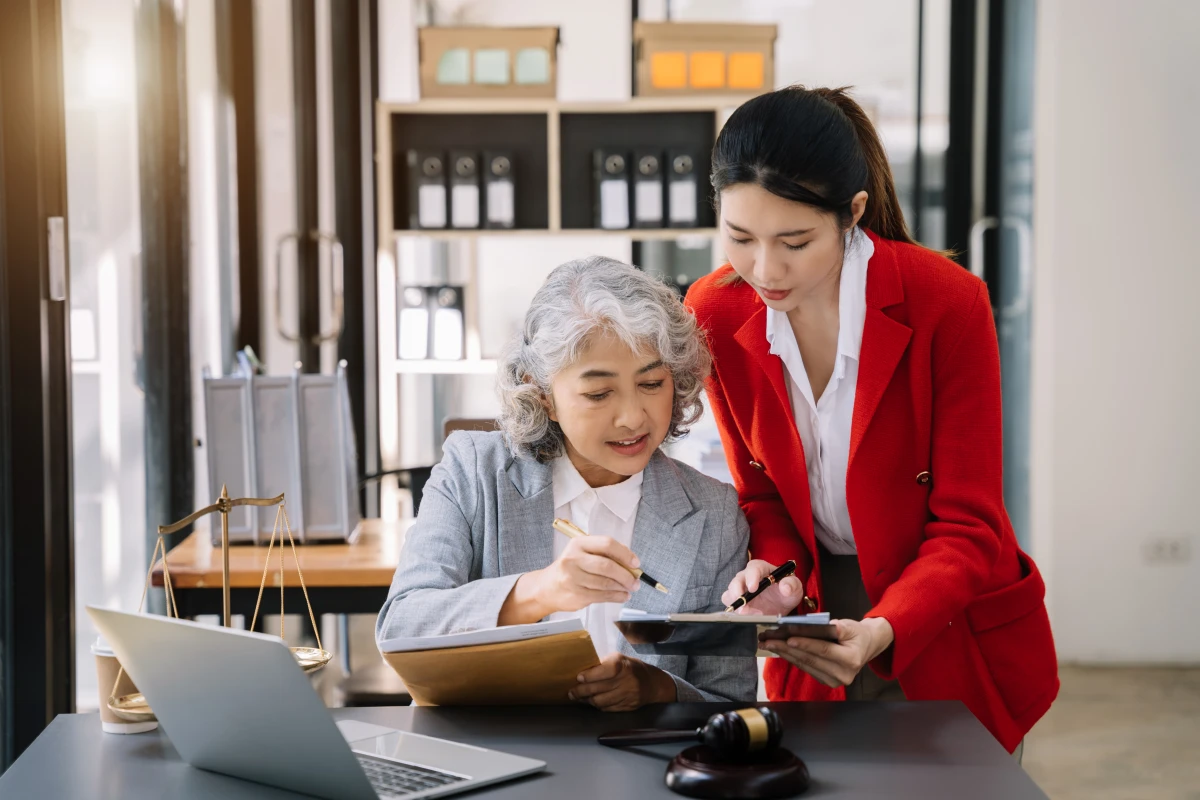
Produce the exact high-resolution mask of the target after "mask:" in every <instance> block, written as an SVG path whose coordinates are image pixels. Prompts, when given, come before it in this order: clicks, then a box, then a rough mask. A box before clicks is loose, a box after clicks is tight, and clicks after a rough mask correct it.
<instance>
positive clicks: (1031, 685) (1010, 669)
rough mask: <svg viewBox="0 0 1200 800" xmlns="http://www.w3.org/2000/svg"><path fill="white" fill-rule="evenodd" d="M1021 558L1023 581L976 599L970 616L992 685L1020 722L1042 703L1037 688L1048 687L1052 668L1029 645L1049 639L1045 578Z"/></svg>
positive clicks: (968, 607) (972, 604)
mask: <svg viewBox="0 0 1200 800" xmlns="http://www.w3.org/2000/svg"><path fill="white" fill-rule="evenodd" d="M1017 558H1018V559H1019V560H1020V562H1021V574H1022V577H1021V579H1020V580H1018V581H1017V582H1016V583H1012V584H1009V585H1008V586H1005V587H1002V588H1000V589H997V590H996V591H994V592H988V593H987V594H982V595H980V596H979V597H977V598H975V600H973V601H971V603H969V604H968V605H967V609H966V616H967V624H968V625H969V626H970V628H971V632H972V633H973V634H974V637H975V644H976V645H977V646H978V648H979V652H980V655H982V656H983V660H984V663H986V664H987V668H988V672H989V673H990V674H991V676H992V682H993V683H994V684H995V685H996V689H997V691H998V692H999V693H1000V697H1001V699H1002V700H1003V701H1004V705H1005V706H1006V707H1007V708H1008V711H1009V713H1010V714H1012V716H1014V717H1018V718H1019V717H1020V716H1021V715H1022V714H1023V713H1025V712H1026V711H1028V710H1029V708H1030V707H1031V706H1032V705H1033V704H1034V703H1035V702H1037V701H1038V699H1039V697H1038V694H1037V692H1036V690H1035V687H1038V686H1043V685H1044V684H1045V681H1044V675H1043V674H1042V673H1043V672H1044V670H1045V669H1046V665H1045V664H1043V663H1040V662H1039V661H1037V660H1035V659H1032V658H1030V652H1032V651H1033V649H1032V648H1027V647H1025V646H1024V644H1023V643H1025V642H1033V641H1038V640H1040V639H1043V638H1045V636H1046V635H1047V634H1048V632H1049V630H1050V618H1049V616H1048V615H1047V613H1046V603H1045V599H1046V584H1045V582H1044V581H1043V580H1042V576H1041V574H1040V573H1039V572H1038V570H1037V567H1036V566H1035V565H1034V563H1033V561H1032V560H1031V559H1030V558H1029V556H1027V555H1026V554H1025V553H1022V552H1021V551H1020V550H1019V549H1018V550H1017ZM1051 668H1052V669H1053V668H1055V667H1054V666H1053V665H1051Z"/></svg>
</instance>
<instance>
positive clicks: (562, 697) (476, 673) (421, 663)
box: [383, 631, 600, 706]
mask: <svg viewBox="0 0 1200 800" xmlns="http://www.w3.org/2000/svg"><path fill="white" fill-rule="evenodd" d="M383 658H384V660H385V661H387V663H388V664H389V665H390V666H391V668H392V669H394V670H395V671H396V674H397V675H399V676H400V678H401V679H402V680H403V681H404V685H405V686H407V687H408V692H409V694H410V695H412V698H413V702H414V703H415V704H416V705H419V706H434V705H436V706H465V705H554V704H560V703H561V704H566V703H569V702H571V701H570V700H568V699H567V692H569V691H570V690H571V689H572V688H573V687H575V686H578V685H579V680H578V676H579V673H581V672H583V671H584V670H585V669H588V668H589V667H594V666H596V665H597V664H599V663H600V659H599V658H598V657H597V656H596V648H595V646H594V645H593V644H592V637H591V636H589V635H588V632H587V631H571V632H569V633H559V634H554V635H553V636H541V637H538V638H536V639H524V640H520V641H515V642H494V643H492V644H479V645H470V646H468V647H446V648H442V649H440V650H416V651H410V652H406V653H384V654H383Z"/></svg>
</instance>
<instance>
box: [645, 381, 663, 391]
mask: <svg viewBox="0 0 1200 800" xmlns="http://www.w3.org/2000/svg"><path fill="white" fill-rule="evenodd" d="M662 385H663V382H662V381H649V382H647V383H643V384H642V388H643V389H647V390H649V391H654V390H655V389H661V388H662Z"/></svg>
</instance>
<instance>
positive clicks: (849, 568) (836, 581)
mask: <svg viewBox="0 0 1200 800" xmlns="http://www.w3.org/2000/svg"><path fill="white" fill-rule="evenodd" d="M817 549H818V551H819V552H820V558H821V585H822V588H823V590H824V592H825V608H826V610H828V611H829V616H830V618H832V619H854V620H860V619H862V618H863V616H864V615H865V614H866V613H867V612H868V611H870V610H871V601H870V599H869V598H868V597H867V589H866V587H865V586H863V579H862V570H860V569H859V567H858V556H835V555H833V554H832V553H830V552H829V551H828V550H826V549H825V548H824V546H822V545H821V544H820V543H819V542H818V543H817ZM846 699H847V700H903V699H904V691H903V690H902V689H901V688H900V683H899V682H898V681H885V680H884V679H883V678H881V677H879V676H878V675H876V674H875V671H874V670H873V669H871V667H870V666H865V667H863V668H862V670H861V671H860V672H859V673H858V675H857V676H856V677H855V678H854V680H853V681H851V682H850V685H848V686H847V687H846Z"/></svg>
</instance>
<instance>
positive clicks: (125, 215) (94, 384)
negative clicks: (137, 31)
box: [62, 0, 148, 711]
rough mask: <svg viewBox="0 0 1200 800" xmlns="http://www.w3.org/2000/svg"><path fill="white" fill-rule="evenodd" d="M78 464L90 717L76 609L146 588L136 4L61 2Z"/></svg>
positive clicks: (80, 600) (80, 688)
mask: <svg viewBox="0 0 1200 800" xmlns="http://www.w3.org/2000/svg"><path fill="white" fill-rule="evenodd" d="M62 20H63V61H64V64H63V69H64V78H63V83H64V87H63V89H64V99H65V106H66V130H67V207H68V217H69V219H70V221H71V224H70V263H71V339H72V340H71V358H72V361H71V371H72V383H73V387H72V388H73V395H74V396H73V400H72V406H73V412H72V413H73V425H74V430H73V432H74V438H75V441H74V461H75V604H76V608H75V648H76V649H75V663H76V675H77V680H76V691H77V704H78V708H79V710H81V711H83V710H88V709H94V708H95V707H96V698H97V690H96V689H97V687H96V670H95V666H94V662H93V659H92V657H91V652H90V645H91V643H92V641H93V640H94V639H95V637H96V632H95V630H94V629H93V627H92V625H91V621H90V620H89V618H88V616H87V614H86V613H85V612H84V610H83V607H84V606H85V605H87V604H103V605H111V606H115V607H118V608H123V609H133V608H136V607H137V602H138V597H139V596H140V593H141V587H142V583H143V581H144V580H145V572H146V566H147V562H146V559H147V556H148V554H147V553H146V552H145V544H144V541H145V521H144V519H145V508H146V503H145V485H146V481H145V469H144V460H145V459H144V448H143V438H142V437H143V424H142V418H143V399H142V392H141V390H140V389H139V386H138V368H139V365H138V348H139V347H140V341H141V335H140V332H139V329H138V325H139V322H140V319H141V290H140V287H139V285H138V284H139V279H138V275H139V264H138V256H139V251H140V248H141V229H140V221H139V205H138V157H137V152H138V151H137V93H136V84H135V75H136V71H135V68H134V37H133V5H132V4H131V3H129V2H128V0H63V4H62Z"/></svg>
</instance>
